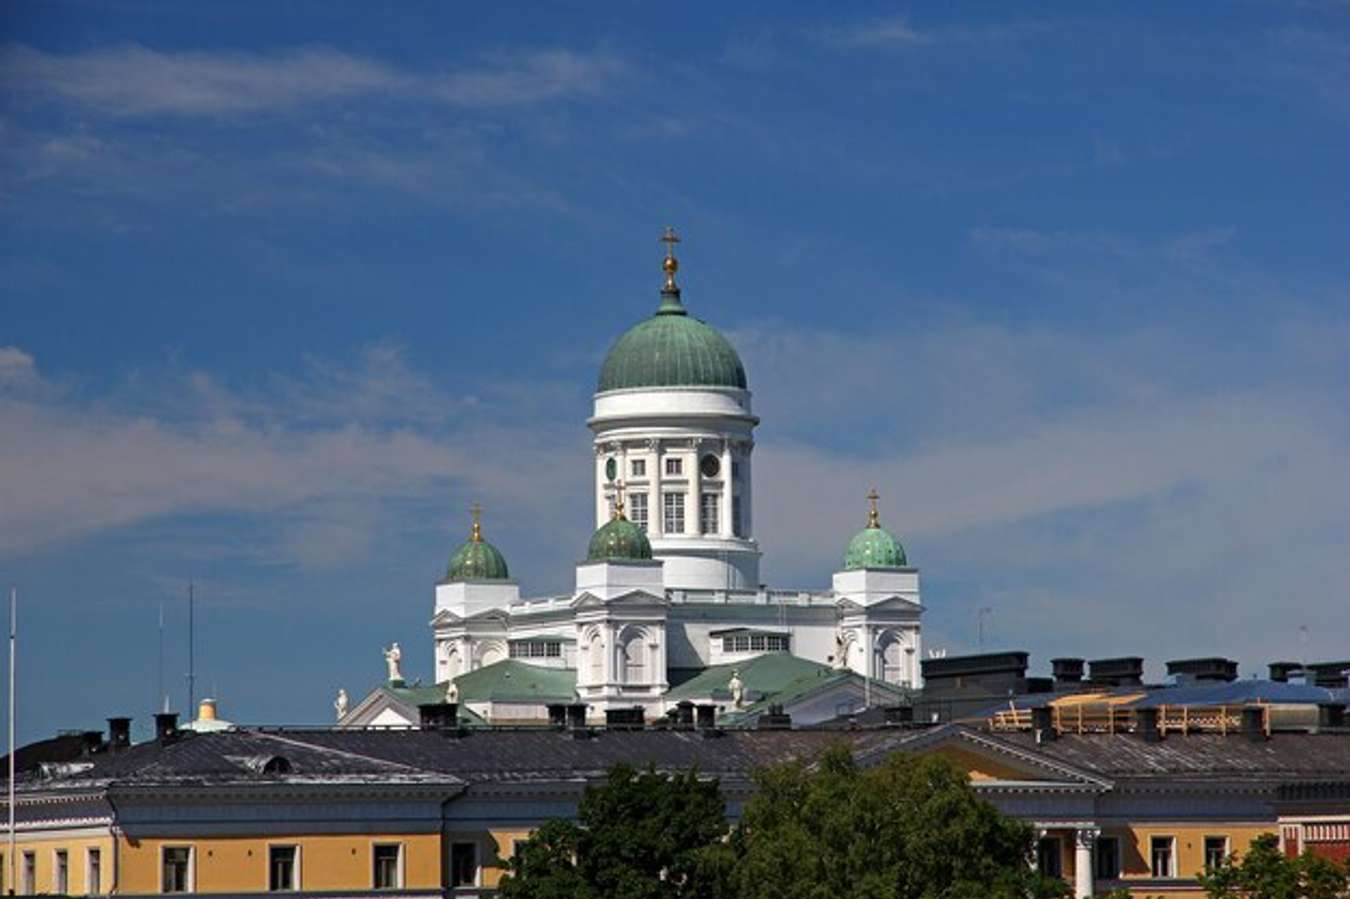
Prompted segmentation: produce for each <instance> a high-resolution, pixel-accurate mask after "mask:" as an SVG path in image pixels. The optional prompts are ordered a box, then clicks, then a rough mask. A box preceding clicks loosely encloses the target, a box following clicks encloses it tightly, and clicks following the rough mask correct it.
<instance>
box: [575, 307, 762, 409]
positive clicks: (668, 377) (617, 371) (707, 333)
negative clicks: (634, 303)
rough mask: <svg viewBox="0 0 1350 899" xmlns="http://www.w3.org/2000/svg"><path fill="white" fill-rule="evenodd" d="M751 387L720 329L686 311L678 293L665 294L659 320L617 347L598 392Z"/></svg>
mask: <svg viewBox="0 0 1350 899" xmlns="http://www.w3.org/2000/svg"><path fill="white" fill-rule="evenodd" d="M745 385H746V381H745V366H744V365H742V364H741V357H740V356H738V355H736V351H735V350H734V349H732V346H731V344H730V343H729V342H728V341H727V339H726V338H725V337H723V336H722V335H721V334H719V333H718V332H717V330H716V329H714V328H713V327H711V326H710V325H707V324H704V323H703V322H701V321H699V320H698V319H696V318H694V317H693V316H691V315H690V314H689V313H688V312H687V311H685V308H684V306H683V305H682V304H681V303H680V294H679V290H678V289H676V290H673V291H672V290H664V291H662V292H661V307H660V308H659V309H658V310H657V311H656V314H655V315H653V316H652V317H651V318H649V319H647V320H646V321H644V322H640V323H638V324H637V325H635V326H633V327H632V328H630V329H629V330H628V331H627V332H626V333H625V334H624V335H623V336H622V337H620V338H619V339H618V340H617V341H615V343H614V346H613V347H611V348H610V351H609V354H608V355H606V356H605V362H604V364H603V365H601V366H600V381H599V384H598V385H597V386H596V391H597V392H598V393H604V392H605V391H607V390H624V389H626V388H631V387H740V388H741V389H744V388H745Z"/></svg>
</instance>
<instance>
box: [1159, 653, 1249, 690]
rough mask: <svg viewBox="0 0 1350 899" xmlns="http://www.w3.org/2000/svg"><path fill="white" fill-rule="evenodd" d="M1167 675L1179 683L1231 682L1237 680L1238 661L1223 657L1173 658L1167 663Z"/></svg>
mask: <svg viewBox="0 0 1350 899" xmlns="http://www.w3.org/2000/svg"><path fill="white" fill-rule="evenodd" d="M1167 676H1168V677H1175V678H1176V679H1177V683H1179V684H1188V683H1194V682H1196V681H1222V682H1224V683H1231V682H1232V681H1235V680H1237V676H1238V663H1237V662H1234V661H1233V660H1232V659H1224V658H1208V659H1174V660H1172V661H1170V662H1168V663H1167Z"/></svg>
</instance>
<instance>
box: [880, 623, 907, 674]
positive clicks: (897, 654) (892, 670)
mask: <svg viewBox="0 0 1350 899" xmlns="http://www.w3.org/2000/svg"><path fill="white" fill-rule="evenodd" d="M877 649H878V652H877V654H878V655H879V656H880V661H881V671H880V672H879V673H880V675H881V679H882V680H883V681H885V682H886V683H888V684H898V683H900V682H901V681H903V680H904V679H905V645H904V643H903V642H901V640H900V637H899V636H898V635H897V634H896V633H895V632H894V631H887V632H886V633H885V634H882V636H881V641H880V643H879V645H878V647H877Z"/></svg>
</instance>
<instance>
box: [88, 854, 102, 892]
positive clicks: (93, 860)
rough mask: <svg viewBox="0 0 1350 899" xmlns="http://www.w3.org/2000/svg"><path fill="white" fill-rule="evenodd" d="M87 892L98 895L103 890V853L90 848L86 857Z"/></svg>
mask: <svg viewBox="0 0 1350 899" xmlns="http://www.w3.org/2000/svg"><path fill="white" fill-rule="evenodd" d="M84 873H85V883H87V884H88V887H87V888H86V892H88V893H89V894H90V895H96V894H98V893H102V892H103V853H102V852H101V851H99V850H98V849H90V850H89V851H88V853H87V854H86V855H85V857H84Z"/></svg>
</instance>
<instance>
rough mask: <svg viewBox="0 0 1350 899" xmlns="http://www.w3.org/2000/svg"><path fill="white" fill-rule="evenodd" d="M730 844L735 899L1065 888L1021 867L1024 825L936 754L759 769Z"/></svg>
mask: <svg viewBox="0 0 1350 899" xmlns="http://www.w3.org/2000/svg"><path fill="white" fill-rule="evenodd" d="M756 785H757V787H758V789H757V792H756V793H755V795H754V797H753V798H752V799H751V800H750V802H749V803H748V804H747V806H746V808H745V816H744V819H743V821H742V823H741V827H740V828H739V829H738V830H737V832H736V834H735V835H734V836H733V839H732V846H733V848H734V849H735V851H736V853H737V855H738V859H737V864H736V868H735V872H734V885H735V887H736V895H737V896H738V897H743V899H838V897H845V896H846V897H852V899H977V897H978V899H1004V897H1006V899H1014V897H1016V899H1025V897H1027V896H1034V897H1049V896H1064V895H1068V889H1067V887H1066V885H1065V884H1064V883H1063V882H1062V881H1059V880H1050V879H1048V878H1043V877H1040V876H1039V875H1037V874H1036V873H1035V872H1034V871H1033V870H1032V869H1031V867H1030V865H1029V859H1030V857H1031V850H1032V843H1033V836H1032V832H1031V830H1030V828H1028V827H1027V826H1026V825H1024V824H1022V823H1020V822H1018V821H1016V820H1014V819H1011V818H1007V817H1005V816H1003V815H1002V814H1000V813H999V812H998V810H997V809H995V808H994V807H993V806H992V805H990V804H989V803H987V802H984V801H983V800H981V799H979V798H978V797H977V796H976V795H975V793H974V791H973V790H971V788H970V784H969V782H968V780H967V778H966V776H965V774H963V773H962V772H960V771H958V770H957V769H955V768H953V767H952V766H951V765H950V764H948V763H947V762H946V761H945V760H943V759H940V758H937V757H934V756H929V757H918V758H916V757H912V756H907V755H896V756H893V757H891V758H890V759H888V760H887V761H886V762H884V763H883V764H881V765H879V766H877V767H875V768H870V769H865V770H864V769H859V768H858V766H857V765H856V764H855V762H854V760H853V758H852V756H851V755H850V754H849V752H848V751H847V749H845V748H843V747H837V748H835V749H831V750H829V751H828V752H827V753H826V754H825V755H824V756H823V757H822V758H821V759H820V760H819V761H818V763H817V764H816V765H815V766H813V767H812V768H808V767H807V766H805V765H802V764H800V763H789V764H785V765H780V766H777V767H772V768H768V769H765V770H763V771H761V772H759V774H758V775H757V776H756Z"/></svg>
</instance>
